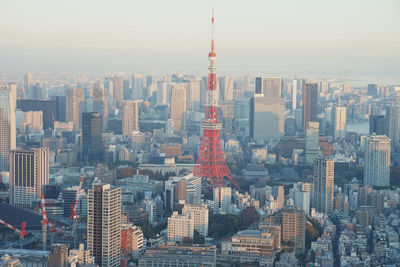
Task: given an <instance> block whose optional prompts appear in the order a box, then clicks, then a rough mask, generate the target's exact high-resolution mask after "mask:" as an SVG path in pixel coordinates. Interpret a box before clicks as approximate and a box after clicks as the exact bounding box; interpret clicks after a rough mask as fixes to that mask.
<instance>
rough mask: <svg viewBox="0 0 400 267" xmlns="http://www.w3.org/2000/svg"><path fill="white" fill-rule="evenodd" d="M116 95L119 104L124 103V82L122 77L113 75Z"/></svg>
mask: <svg viewBox="0 0 400 267" xmlns="http://www.w3.org/2000/svg"><path fill="white" fill-rule="evenodd" d="M112 82H113V89H114V97H115V100H116V101H117V103H118V105H122V102H123V101H124V84H123V79H122V77H119V76H114V77H112Z"/></svg>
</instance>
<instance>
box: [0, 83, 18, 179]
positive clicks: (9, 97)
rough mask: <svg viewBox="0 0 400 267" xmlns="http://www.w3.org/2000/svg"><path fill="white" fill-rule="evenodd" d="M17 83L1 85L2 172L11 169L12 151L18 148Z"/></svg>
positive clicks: (0, 144)
mask: <svg viewBox="0 0 400 267" xmlns="http://www.w3.org/2000/svg"><path fill="white" fill-rule="evenodd" d="M16 107H17V85H16V84H9V85H5V86H1V85H0V172H3V171H8V170H9V164H10V161H9V157H10V151H11V150H13V149H15V148H16V117H15V116H16V115H15V112H16Z"/></svg>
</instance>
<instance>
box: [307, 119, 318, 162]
mask: <svg viewBox="0 0 400 267" xmlns="http://www.w3.org/2000/svg"><path fill="white" fill-rule="evenodd" d="M305 152H306V164H309V165H312V164H314V161H315V159H316V158H317V157H318V155H319V123H318V122H314V121H310V122H308V123H307V127H306V151H305Z"/></svg>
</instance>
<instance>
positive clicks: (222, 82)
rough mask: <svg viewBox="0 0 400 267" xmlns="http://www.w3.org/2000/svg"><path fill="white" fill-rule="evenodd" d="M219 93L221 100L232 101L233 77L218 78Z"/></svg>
mask: <svg viewBox="0 0 400 267" xmlns="http://www.w3.org/2000/svg"><path fill="white" fill-rule="evenodd" d="M219 92H220V99H221V100H223V101H229V100H233V77H231V76H225V77H220V78H219Z"/></svg>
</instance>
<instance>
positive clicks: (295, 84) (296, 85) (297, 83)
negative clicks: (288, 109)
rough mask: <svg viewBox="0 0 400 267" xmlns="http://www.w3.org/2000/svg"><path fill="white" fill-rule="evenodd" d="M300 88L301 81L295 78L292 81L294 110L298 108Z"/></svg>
mask: <svg viewBox="0 0 400 267" xmlns="http://www.w3.org/2000/svg"><path fill="white" fill-rule="evenodd" d="M299 90H300V81H299V80H293V83H292V111H294V110H295V109H296V108H297V91H299Z"/></svg>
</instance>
